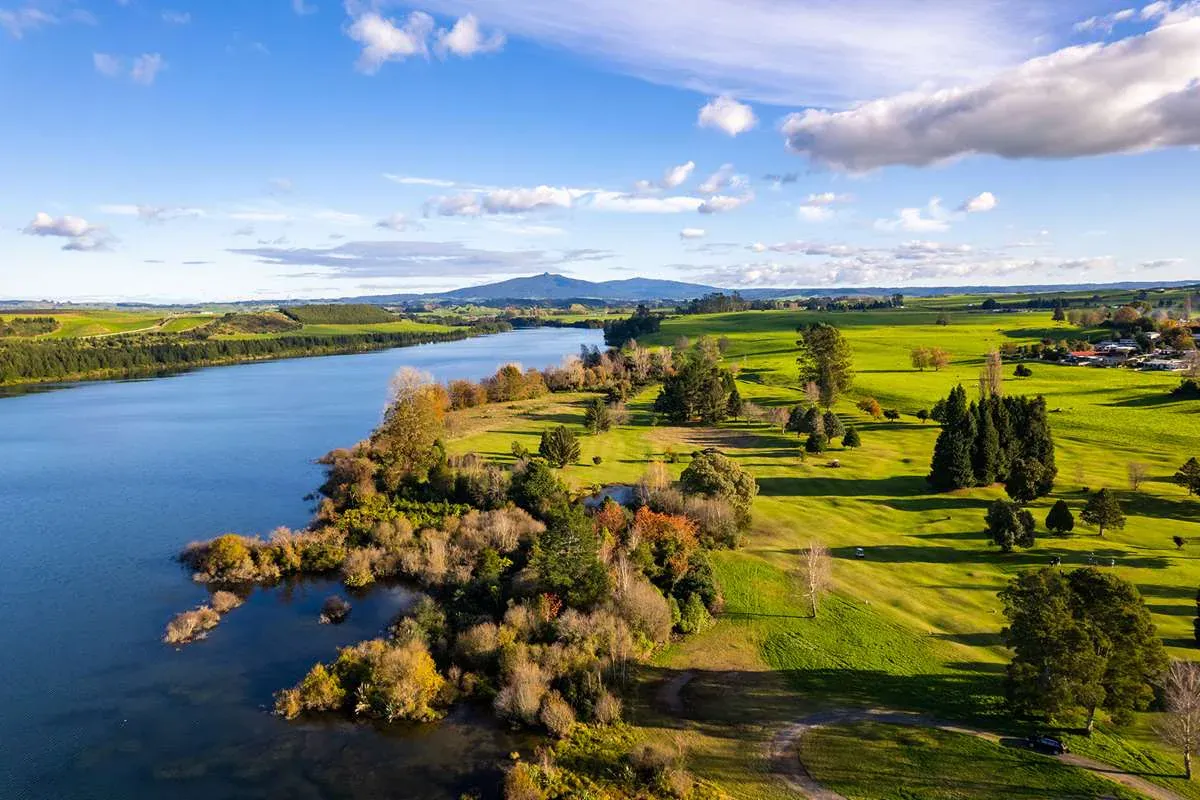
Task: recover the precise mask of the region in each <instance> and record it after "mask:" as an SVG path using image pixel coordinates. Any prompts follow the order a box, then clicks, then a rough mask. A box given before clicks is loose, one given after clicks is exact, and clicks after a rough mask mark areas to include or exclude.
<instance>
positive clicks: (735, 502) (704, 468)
mask: <svg viewBox="0 0 1200 800" xmlns="http://www.w3.org/2000/svg"><path fill="white" fill-rule="evenodd" d="M679 481H680V485H681V486H682V487H683V490H684V491H685V492H687V493H689V494H703V495H707V496H709V497H720V498H723V499H725V500H726V501H727V502H729V504H730V505H732V506H733V507H734V508H735V509H736V510H737V511H738V513H739V515H741V516H743V517H748V516H749V513H750V504H751V502H753V500H754V496H755V495H756V494H758V483H757V482H756V481H755V480H754V476H752V475H751V474H750V473H748V472H746V471H745V470H744V469H742V468H741V467H740V466H738V465H737V463H735V462H734V461H733V460H731V459H730V458H729V457H728V456H726V455H724V454H722V453H718V452H715V451H713V452H705V453H701V454H700V455H698V456H696V457H695V458H694V459H692V463H691V464H688V466H687V469H685V470H684V471H683V474H682V475H680V476H679Z"/></svg>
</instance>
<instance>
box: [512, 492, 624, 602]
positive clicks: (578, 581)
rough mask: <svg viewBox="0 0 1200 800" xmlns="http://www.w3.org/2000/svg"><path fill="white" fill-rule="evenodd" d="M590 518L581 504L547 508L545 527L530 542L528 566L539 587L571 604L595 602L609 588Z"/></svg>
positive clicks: (606, 572) (606, 571) (606, 573)
mask: <svg viewBox="0 0 1200 800" xmlns="http://www.w3.org/2000/svg"><path fill="white" fill-rule="evenodd" d="M599 552H600V545H599V540H598V538H597V536H596V530H595V527H594V526H593V525H592V520H591V519H590V518H589V517H588V515H587V513H586V512H585V511H584V510H583V506H581V505H561V506H558V507H556V508H554V509H552V510H551V512H550V515H549V517H548V518H547V520H546V530H545V532H544V533H542V534H541V535H540V536H538V538H537V540H536V541H535V542H534V545H533V547H532V549H531V550H530V554H529V566H530V567H531V568H532V569H533V571H534V573H535V574H536V575H537V578H538V583H539V584H540V585H541V587H542V588H543V589H544V590H545V591H547V592H550V593H552V594H555V595H557V596H558V597H560V598H562V600H563V602H565V603H566V604H567V605H569V606H572V607H574V608H587V607H588V606H592V605H595V604H596V603H597V602H599V601H600V600H601V599H603V598H604V596H605V595H606V594H607V593H608V591H609V580H608V570H607V569H606V568H605V566H604V563H603V562H602V561H601V560H600V555H599Z"/></svg>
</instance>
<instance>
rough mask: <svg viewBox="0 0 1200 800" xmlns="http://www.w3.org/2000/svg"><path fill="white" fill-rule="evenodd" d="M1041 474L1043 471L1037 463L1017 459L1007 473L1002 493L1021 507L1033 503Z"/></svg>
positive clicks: (1025, 459) (1026, 459) (1030, 460)
mask: <svg viewBox="0 0 1200 800" xmlns="http://www.w3.org/2000/svg"><path fill="white" fill-rule="evenodd" d="M1043 472H1045V470H1044V469H1043V468H1042V465H1041V464H1040V463H1038V462H1037V461H1034V460H1032V459H1028V458H1018V459H1017V461H1016V463H1015V464H1013V466H1012V469H1010V470H1009V472H1008V480H1006V481H1005V482H1004V491H1005V492H1006V493H1007V494H1008V496H1009V497H1011V498H1012V499H1013V500H1016V501H1017V502H1018V503H1020V504H1022V505H1025V504H1026V503H1030V502H1033V501H1034V500H1036V499H1037V497H1038V486H1039V485H1040V484H1041V481H1042V473H1043Z"/></svg>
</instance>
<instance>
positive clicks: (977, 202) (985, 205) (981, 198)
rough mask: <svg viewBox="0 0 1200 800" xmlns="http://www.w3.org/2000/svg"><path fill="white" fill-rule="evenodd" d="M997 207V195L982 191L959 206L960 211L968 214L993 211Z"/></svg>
mask: <svg viewBox="0 0 1200 800" xmlns="http://www.w3.org/2000/svg"><path fill="white" fill-rule="evenodd" d="M995 207H996V195H994V194H992V193H991V192H981V193H979V194H977V195H975V196H974V197H972V198H970V199H969V200H967V201H966V202H964V203H963V204H962V205H961V206H959V209H958V210H959V211H962V212H964V213H966V214H978V213H980V212H982V211H991V210H992V209H993V208H995Z"/></svg>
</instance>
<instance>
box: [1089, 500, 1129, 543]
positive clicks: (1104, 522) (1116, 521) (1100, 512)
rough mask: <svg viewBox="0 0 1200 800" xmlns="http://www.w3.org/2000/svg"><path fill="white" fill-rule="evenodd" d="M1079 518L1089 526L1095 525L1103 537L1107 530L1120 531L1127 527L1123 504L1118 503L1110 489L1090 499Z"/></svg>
mask: <svg viewBox="0 0 1200 800" xmlns="http://www.w3.org/2000/svg"><path fill="white" fill-rule="evenodd" d="M1079 518H1080V519H1081V520H1083V521H1084V522H1086V523H1087V524H1088V525H1095V526H1096V527H1097V528H1099V529H1100V535H1101V536H1103V535H1104V529H1105V528H1116V529H1117V530H1120V529H1121V528H1124V527H1125V512H1123V511H1122V510H1121V504H1120V503H1119V502H1117V498H1116V496H1115V495H1113V494H1111V493H1110V492H1109V491H1108V489H1101V490H1100V491H1098V492H1096V493H1095V494H1094V495H1092V496H1091V497H1089V498H1088V501H1087V505H1085V506H1084V507H1083V511H1082V512H1080V514H1079Z"/></svg>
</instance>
